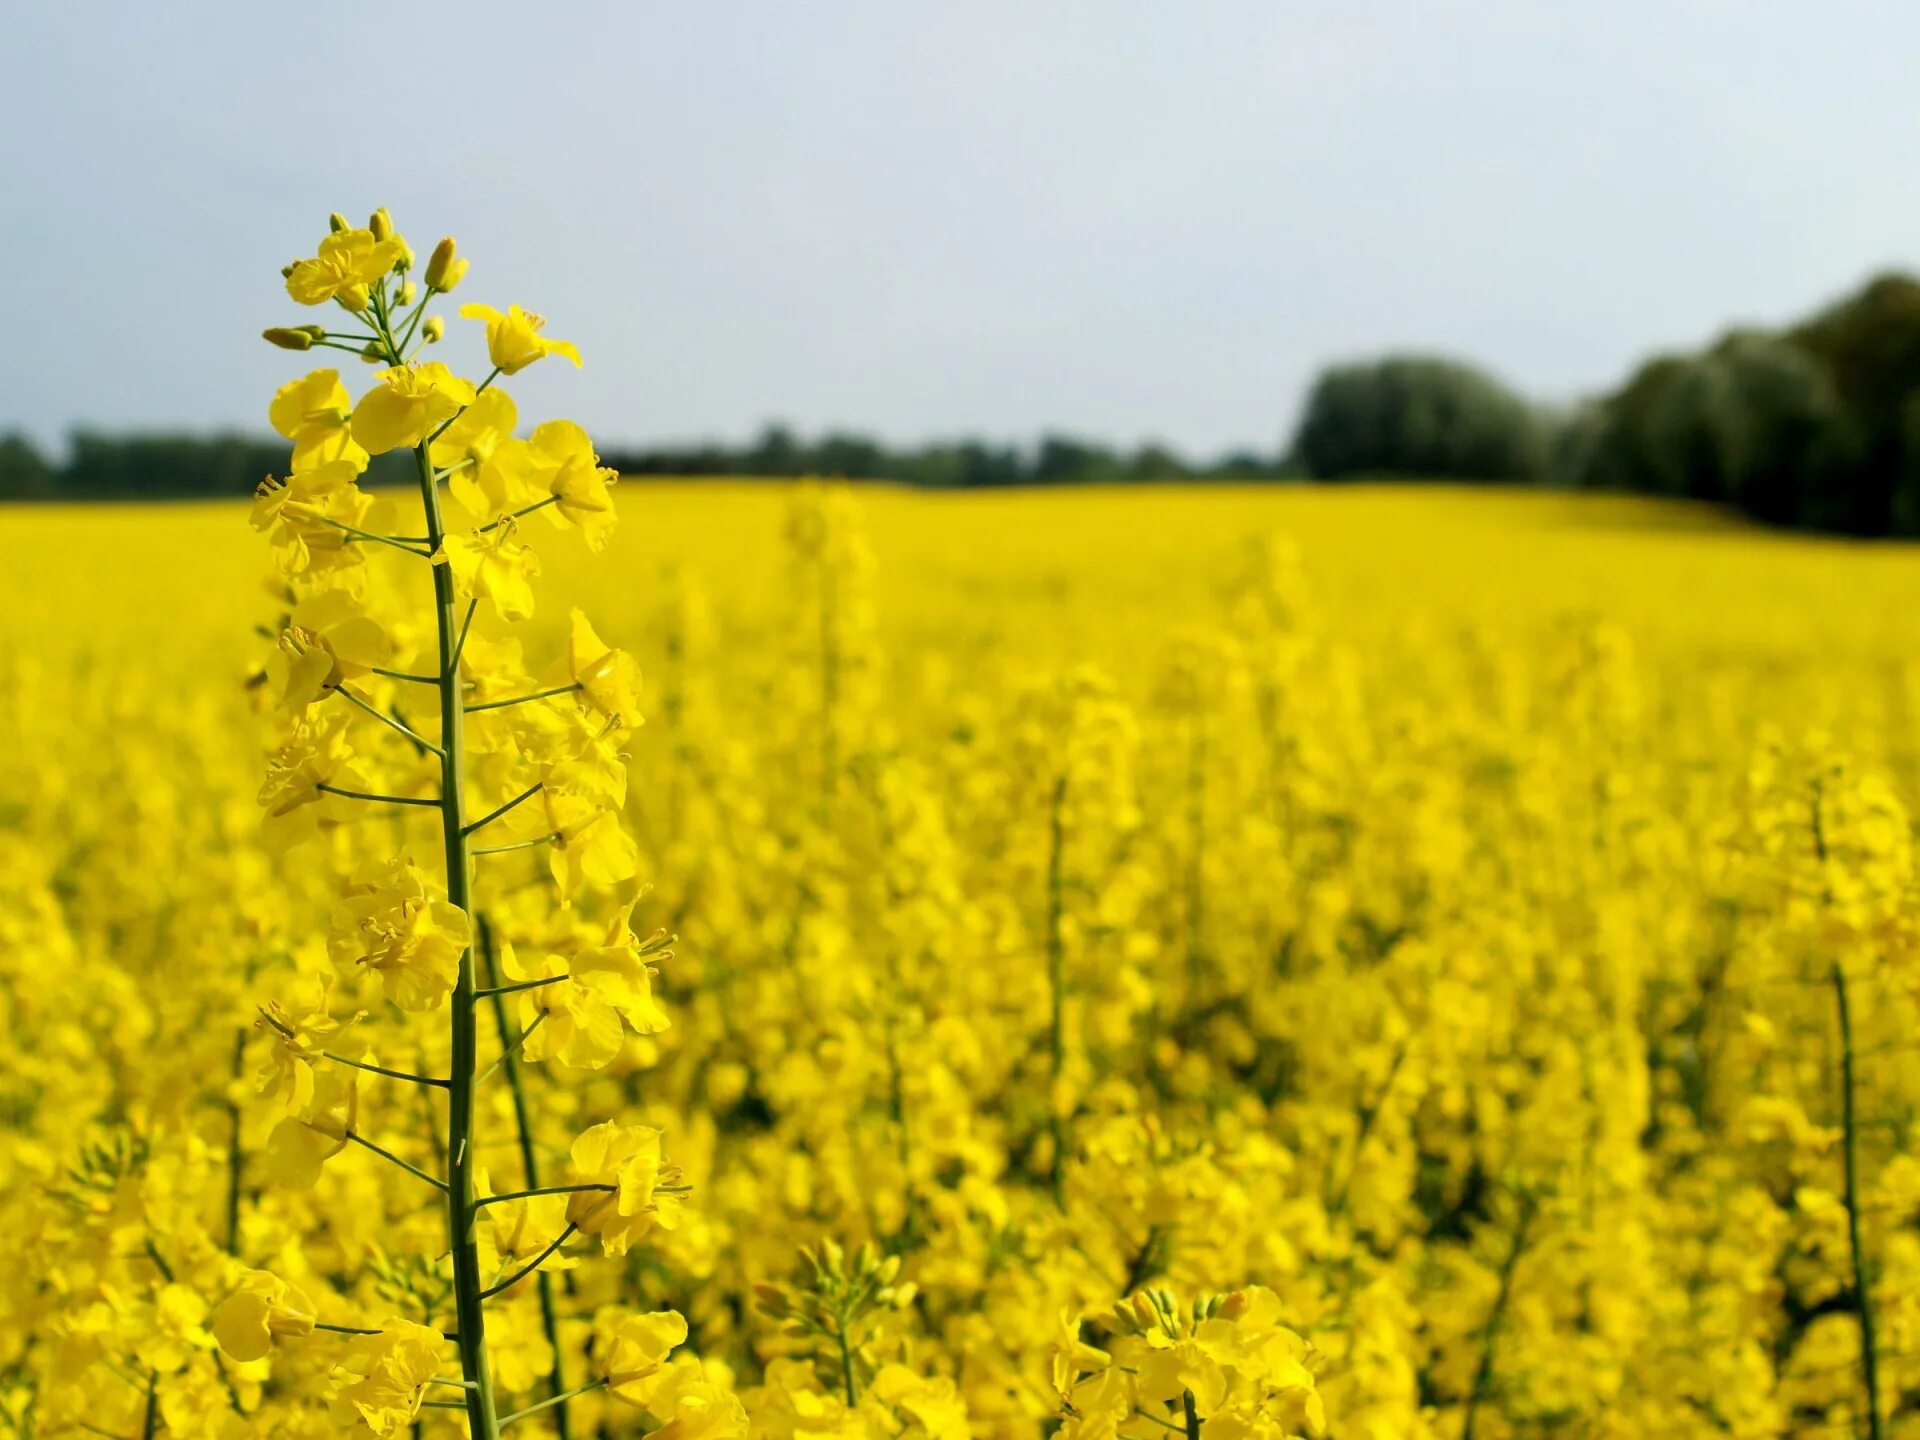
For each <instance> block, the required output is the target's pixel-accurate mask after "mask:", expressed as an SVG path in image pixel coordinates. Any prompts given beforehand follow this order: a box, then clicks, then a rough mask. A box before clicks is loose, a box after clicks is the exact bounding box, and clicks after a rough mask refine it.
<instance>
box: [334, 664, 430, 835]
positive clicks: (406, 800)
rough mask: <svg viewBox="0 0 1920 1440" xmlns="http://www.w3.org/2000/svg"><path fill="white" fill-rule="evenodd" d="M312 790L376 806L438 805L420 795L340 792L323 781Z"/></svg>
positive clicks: (337, 787) (357, 791)
mask: <svg viewBox="0 0 1920 1440" xmlns="http://www.w3.org/2000/svg"><path fill="white" fill-rule="evenodd" d="M341 693H342V694H345V693H346V692H345V691H342V692H341ZM313 788H314V789H316V790H318V791H319V792H320V793H321V794H322V795H338V796H340V797H342V798H343V799H347V800H367V801H371V802H372V803H373V804H376V805H432V806H435V807H436V808H437V807H438V806H439V804H440V802H439V801H438V800H434V799H429V798H427V797H425V796H420V795H375V794H373V793H372V792H371V791H368V790H342V789H341V788H340V787H339V786H338V785H328V784H326V783H325V782H324V781H323V782H321V783H320V784H318V785H315V786H314V787H313Z"/></svg>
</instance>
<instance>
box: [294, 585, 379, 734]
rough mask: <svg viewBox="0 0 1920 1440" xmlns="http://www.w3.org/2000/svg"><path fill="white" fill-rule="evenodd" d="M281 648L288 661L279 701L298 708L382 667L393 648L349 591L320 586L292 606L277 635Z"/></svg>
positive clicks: (377, 625)
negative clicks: (281, 629) (289, 617)
mask: <svg viewBox="0 0 1920 1440" xmlns="http://www.w3.org/2000/svg"><path fill="white" fill-rule="evenodd" d="M280 651H281V654H282V655H284V656H285V657H286V662H287V675H286V684H285V685H284V687H283V688H282V690H281V694H280V703H281V704H282V705H284V706H286V707H287V708H288V709H290V710H298V709H301V708H303V707H304V706H307V705H311V704H312V703H313V702H314V701H315V700H318V699H319V698H320V697H321V696H322V695H324V694H326V693H327V692H329V691H331V690H335V689H337V688H339V687H340V686H341V685H343V684H344V683H346V682H347V681H348V680H352V679H356V678H358V677H360V676H362V675H367V674H369V673H371V672H372V670H373V669H374V667H375V666H378V665H384V664H385V663H386V662H387V661H388V660H389V659H390V658H391V657H392V654H393V646H392V644H391V643H390V642H389V641H388V640H387V632H386V631H385V630H382V629H381V628H380V626H379V624H378V622H376V621H375V620H373V619H372V618H371V617H369V616H367V615H366V614H364V613H362V611H361V610H360V608H359V606H358V605H357V604H355V603H354V600H353V598H352V597H351V596H350V595H348V594H346V593H345V592H344V591H340V590H323V591H321V592H319V593H318V594H316V595H311V596H308V597H307V598H306V599H305V600H302V601H301V602H300V603H299V604H298V605H296V606H295V607H294V610H293V618H292V623H291V624H290V625H288V627H287V628H286V629H285V630H283V631H282V632H281V633H280Z"/></svg>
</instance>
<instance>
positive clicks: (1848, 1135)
mask: <svg viewBox="0 0 1920 1440" xmlns="http://www.w3.org/2000/svg"><path fill="white" fill-rule="evenodd" d="M1833 1000H1834V1005H1835V1007H1836V1008H1837V1009H1838V1010H1839V1012H1840V1123H1841V1126H1842V1128H1843V1130H1844V1139H1843V1146H1842V1150H1841V1158H1842V1161H1843V1163H1844V1165H1845V1167H1846V1196H1845V1198H1846V1205H1847V1244H1848V1246H1849V1248H1850V1249H1851V1250H1852V1252H1853V1296H1854V1308H1855V1309H1856V1310H1857V1311H1858V1312H1859V1315H1860V1368H1861V1371H1862V1373H1863V1375H1864V1377H1865V1380H1866V1386H1867V1435H1868V1436H1869V1440H1880V1434H1881V1430H1880V1354H1879V1349H1878V1347H1877V1345H1876V1343H1875V1337H1874V1311H1873V1278H1872V1275H1871V1273H1870V1268H1869V1266H1868V1264H1867V1252H1866V1246H1865V1244H1864V1243H1863V1242H1862V1241H1861V1238H1860V1153H1859V1144H1858V1135H1859V1127H1858V1125H1857V1124H1856V1122H1855V1118H1854V1078H1853V1009H1852V1006H1851V1004H1850V1003H1849V999H1848V996H1847V975H1846V971H1845V970H1843V969H1842V968H1841V966H1840V963H1839V962H1838V961H1835V962H1834V966H1833Z"/></svg>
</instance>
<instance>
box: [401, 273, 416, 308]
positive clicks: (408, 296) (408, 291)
mask: <svg viewBox="0 0 1920 1440" xmlns="http://www.w3.org/2000/svg"><path fill="white" fill-rule="evenodd" d="M419 294H420V287H419V286H418V285H416V284H414V283H413V281H411V280H409V281H407V283H406V284H404V285H402V286H401V287H400V308H401V309H402V310H404V309H406V308H407V306H409V305H411V304H412V303H413V302H414V301H415V300H416V299H417V298H418V297H419Z"/></svg>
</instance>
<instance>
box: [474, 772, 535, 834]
mask: <svg viewBox="0 0 1920 1440" xmlns="http://www.w3.org/2000/svg"><path fill="white" fill-rule="evenodd" d="M545 784H546V782H545V781H538V782H536V783H534V784H532V785H529V786H528V787H527V788H526V789H525V790H522V791H521V792H520V793H519V794H518V795H516V796H514V797H513V799H511V800H509V801H507V803H506V804H504V805H498V806H495V807H494V808H493V809H491V810H489V811H488V812H487V813H486V814H484V815H482V816H481V817H480V818H479V819H478V820H475V821H473V822H472V823H471V824H469V825H468V826H467V834H469V835H471V834H473V833H474V832H475V831H476V830H484V829H486V828H487V826H489V825H491V824H492V823H493V822H494V821H496V820H498V819H499V818H500V817H501V816H502V815H504V814H506V813H507V812H508V811H509V810H511V809H513V807H514V806H516V805H518V804H520V803H521V802H522V801H526V800H531V799H532V798H533V797H534V796H535V795H538V794H539V793H540V791H541V790H542V789H543V788H545Z"/></svg>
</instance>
